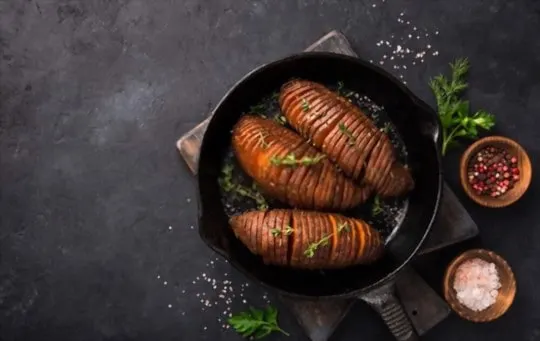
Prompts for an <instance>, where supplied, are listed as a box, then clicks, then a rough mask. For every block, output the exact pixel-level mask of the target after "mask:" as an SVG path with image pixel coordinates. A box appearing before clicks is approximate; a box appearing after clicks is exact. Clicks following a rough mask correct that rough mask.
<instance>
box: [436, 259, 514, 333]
mask: <svg viewBox="0 0 540 341" xmlns="http://www.w3.org/2000/svg"><path fill="white" fill-rule="evenodd" d="M473 258H481V259H483V260H485V261H488V262H492V263H495V265H496V266H497V270H498V271H499V278H500V281H501V289H499V296H498V297H497V301H496V302H495V304H494V305H492V306H490V307H489V308H487V309H485V310H483V311H478V312H477V311H473V310H471V309H469V308H467V307H466V306H464V305H463V304H461V303H460V302H459V301H458V300H457V298H456V297H455V291H454V288H453V281H454V276H455V273H456V270H457V268H458V266H459V265H460V264H462V263H463V262H465V261H467V260H470V259H473ZM516 290H517V288H516V278H515V276H514V272H513V271H512V268H511V267H510V265H508V263H507V262H506V260H504V258H502V257H501V256H499V255H498V254H497V253H495V252H493V251H491V250H486V249H471V250H468V251H465V252H463V253H462V254H460V255H459V256H457V257H455V258H454V259H453V260H452V261H451V262H450V264H449V265H448V267H447V268H446V271H445V274H444V279H443V291H444V298H445V300H446V302H447V303H448V305H450V307H451V308H452V310H453V311H454V312H455V313H456V314H458V315H459V316H460V317H462V318H464V319H466V320H469V321H471V322H477V323H482V322H490V321H493V320H496V319H497V318H499V317H501V316H502V315H504V314H505V313H506V312H507V311H508V309H509V308H510V306H512V303H513V301H514V298H515V295H516Z"/></svg>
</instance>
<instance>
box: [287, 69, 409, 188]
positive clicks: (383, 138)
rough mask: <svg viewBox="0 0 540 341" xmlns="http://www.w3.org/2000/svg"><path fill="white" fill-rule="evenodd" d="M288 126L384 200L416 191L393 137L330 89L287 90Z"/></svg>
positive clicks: (293, 86) (294, 86) (301, 85)
mask: <svg viewBox="0 0 540 341" xmlns="http://www.w3.org/2000/svg"><path fill="white" fill-rule="evenodd" d="M279 102H280V106H281V110H282V112H283V114H284V115H285V117H286V118H287V121H288V122H289V123H290V124H291V125H292V127H293V128H294V129H295V130H297V131H298V132H299V133H300V134H301V135H302V136H303V137H304V138H306V139H310V140H311V141H312V142H313V145H314V146H316V147H317V148H319V149H320V150H322V151H323V152H324V153H325V154H326V155H328V157H329V158H330V160H332V161H333V162H335V163H336V164H337V165H339V167H340V168H341V169H342V170H343V171H344V172H345V174H347V175H348V176H350V177H352V178H353V179H355V180H357V181H359V182H360V183H361V184H363V185H364V186H370V187H372V188H373V189H374V190H375V192H377V193H378V194H380V195H381V196H397V195H401V194H404V193H406V192H408V191H410V190H411V189H412V188H413V187H414V181H413V179H412V176H411V174H410V171H409V170H408V169H407V168H405V167H404V166H403V165H401V164H399V163H397V162H396V158H395V154H394V150H393V146H392V143H391V142H390V139H389V138H388V136H387V135H386V134H385V133H384V132H381V131H380V130H379V129H377V127H376V126H375V124H374V123H373V122H372V121H371V120H370V119H369V118H368V117H367V116H366V115H365V114H364V113H363V112H362V111H361V110H360V108H358V107H357V106H355V105H353V104H352V103H350V102H349V101H347V100H346V99H345V98H343V97H341V96H339V95H338V94H336V93H334V92H332V91H331V90H329V89H328V88H326V87H325V86H323V85H321V84H318V83H315V82H311V81H305V80H293V81H290V82H288V83H286V84H284V85H283V87H282V88H281V93H280V97H279Z"/></svg>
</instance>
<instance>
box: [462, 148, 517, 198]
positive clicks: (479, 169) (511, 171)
mask: <svg viewBox="0 0 540 341" xmlns="http://www.w3.org/2000/svg"><path fill="white" fill-rule="evenodd" d="M467 174H468V177H469V184H471V186H472V188H473V189H474V191H475V192H476V193H477V194H478V195H486V196H491V197H494V198H496V197H498V196H500V195H503V194H504V193H506V192H507V191H509V190H511V189H512V188H514V186H515V184H516V182H518V181H519V168H518V164H517V157H516V156H515V155H512V154H511V153H509V152H508V151H507V150H504V149H501V148H497V147H494V146H488V147H485V148H484V149H482V150H480V151H479V152H478V153H476V155H475V156H473V157H472V158H471V159H470V160H469V165H468V170H467Z"/></svg>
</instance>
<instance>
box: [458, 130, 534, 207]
mask: <svg viewBox="0 0 540 341" xmlns="http://www.w3.org/2000/svg"><path fill="white" fill-rule="evenodd" d="M488 146H494V147H496V148H501V149H505V150H507V151H508V152H509V153H511V154H512V155H515V156H516V157H517V159H518V162H517V164H518V168H519V176H520V178H519V181H518V182H516V184H515V186H514V188H512V189H510V190H508V191H507V192H506V193H504V194H502V195H500V196H498V197H495V198H493V197H490V196H486V195H479V194H477V193H476V192H475V191H474V189H473V188H472V186H471V184H470V183H469V178H468V174H467V169H468V166H469V160H470V158H471V157H474V156H475V155H476V154H477V153H478V152H479V151H480V150H482V149H483V148H485V147H488ZM531 177H532V166H531V160H530V159H529V156H528V155H527V153H526V152H525V150H524V149H523V147H521V146H520V145H519V144H518V143H517V142H515V141H513V140H511V139H509V138H506V137H502V136H488V137H485V138H483V139H480V140H478V141H476V142H475V143H473V144H472V145H471V146H470V147H469V148H467V150H466V151H465V153H463V155H462V156H461V162H460V178H461V185H462V186H463V189H464V190H465V193H467V195H468V196H469V197H470V198H471V199H472V200H474V201H475V202H476V203H478V204H480V205H482V206H486V207H492V208H498V207H505V206H508V205H511V204H513V203H514V202H516V201H517V200H518V199H519V198H521V196H522V195H523V194H524V193H525V192H526V191H527V189H528V188H529V185H530V184H531Z"/></svg>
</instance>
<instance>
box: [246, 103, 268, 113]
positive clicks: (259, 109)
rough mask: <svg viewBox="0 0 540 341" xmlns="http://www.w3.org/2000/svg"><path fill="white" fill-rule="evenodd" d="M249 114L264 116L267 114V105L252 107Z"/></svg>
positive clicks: (261, 104)
mask: <svg viewBox="0 0 540 341" xmlns="http://www.w3.org/2000/svg"><path fill="white" fill-rule="evenodd" d="M249 112H250V113H251V114H259V115H263V114H264V113H265V112H266V104H264V103H260V104H256V105H252V106H251V107H249Z"/></svg>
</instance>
